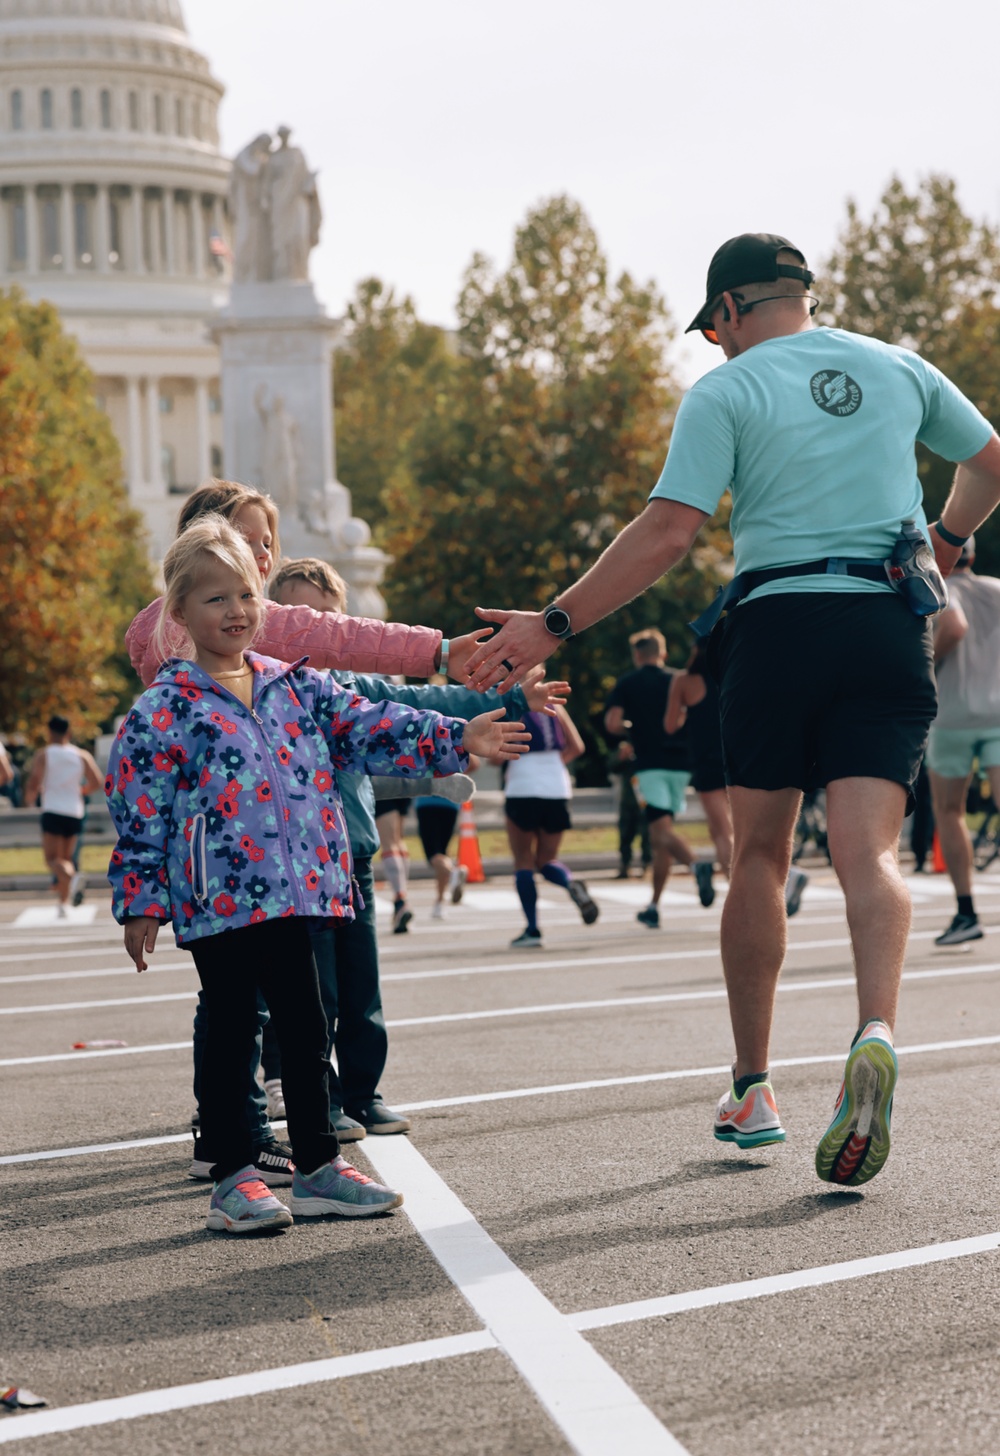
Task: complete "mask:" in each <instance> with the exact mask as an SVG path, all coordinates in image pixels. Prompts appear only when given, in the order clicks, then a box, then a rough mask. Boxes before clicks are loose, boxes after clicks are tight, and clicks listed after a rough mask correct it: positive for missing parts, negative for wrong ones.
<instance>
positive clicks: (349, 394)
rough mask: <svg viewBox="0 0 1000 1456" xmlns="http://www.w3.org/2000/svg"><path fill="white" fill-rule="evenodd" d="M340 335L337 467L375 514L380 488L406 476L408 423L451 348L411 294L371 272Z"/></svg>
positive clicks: (445, 374)
mask: <svg viewBox="0 0 1000 1456" xmlns="http://www.w3.org/2000/svg"><path fill="white" fill-rule="evenodd" d="M342 343H343V346H342V347H341V348H339V349H338V350H337V352H336V354H335V355H334V403H335V409H336V429H337V470H338V474H339V475H340V478H341V480H343V481H344V483H345V485H348V486H349V487H350V490H351V492H352V496H353V505H354V510H355V512H356V513H357V514H358V515H359V516H362V517H363V518H364V519H365V520H367V521H372V522H378V521H379V520H380V518H381V517H382V516H383V515H384V514H385V499H386V492H387V491H389V490H392V489H397V488H399V487H400V486H404V485H406V484H407V482H408V481H409V480H410V473H409V469H410V452H411V447H412V440H413V433H414V430H415V428H416V427H417V425H418V424H419V423H420V421H421V420H422V418H423V416H424V414H425V413H426V411H427V410H428V409H432V408H433V407H434V402H435V398H436V395H437V393H438V391H439V390H441V389H447V388H448V387H449V384H450V380H451V375H452V372H453V368H454V350H453V349H452V348H451V347H450V346H449V343H448V340H447V337H446V335H445V334H444V331H443V330H441V329H437V328H433V327H432V326H431V325H429V324H424V323H421V322H420V320H419V319H418V318H417V316H416V310H415V309H414V306H413V302H412V300H411V299H409V298H403V299H398V298H397V297H396V295H395V293H394V291H393V290H392V289H391V288H386V287H385V286H384V285H383V284H382V283H380V282H379V280H378V279H377V278H366V279H364V281H363V282H361V283H359V284H358V287H357V290H356V293H355V296H354V299H353V300H352V301H351V303H350V304H349V305H348V308H347V317H346V319H345V325H344V337H343V341H342Z"/></svg>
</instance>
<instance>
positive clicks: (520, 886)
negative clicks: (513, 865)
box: [514, 870, 538, 930]
mask: <svg viewBox="0 0 1000 1456" xmlns="http://www.w3.org/2000/svg"><path fill="white" fill-rule="evenodd" d="M514 883H515V884H516V886H517V894H518V899H519V900H520V901H521V908H522V910H523V911H524V917H525V919H526V920H527V922H528V929H529V930H537V929H538V921H537V920H536V919H535V906H536V905H537V903H538V891H537V890H536V889H535V876H534V872H533V871H532V870H518V872H517V874H516V875H515V876H514Z"/></svg>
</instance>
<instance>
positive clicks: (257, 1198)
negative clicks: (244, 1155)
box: [205, 1165, 292, 1234]
mask: <svg viewBox="0 0 1000 1456" xmlns="http://www.w3.org/2000/svg"><path fill="white" fill-rule="evenodd" d="M291 1222H292V1215H291V1214H290V1213H289V1212H288V1209H287V1208H286V1207H285V1205H284V1204H283V1203H282V1202H281V1201H280V1200H279V1199H277V1198H275V1196H274V1194H273V1193H272V1192H271V1190H270V1189H269V1188H268V1186H267V1184H266V1183H262V1182H261V1178H260V1174H259V1173H258V1172H257V1169H256V1168H253V1167H250V1166H249V1165H248V1166H247V1167H246V1168H241V1169H240V1170H239V1172H238V1173H231V1174H230V1176H229V1177H228V1178H223V1180H222V1182H221V1183H216V1185H215V1188H214V1189H213V1190H212V1201H211V1203H210V1204H209V1205H208V1218H207V1219H206V1220H205V1227H206V1228H207V1229H216V1230H219V1231H222V1232H225V1233H229V1234H263V1233H271V1232H273V1231H274V1230H275V1229H283V1228H287V1227H288V1225H289V1224H290V1223H291Z"/></svg>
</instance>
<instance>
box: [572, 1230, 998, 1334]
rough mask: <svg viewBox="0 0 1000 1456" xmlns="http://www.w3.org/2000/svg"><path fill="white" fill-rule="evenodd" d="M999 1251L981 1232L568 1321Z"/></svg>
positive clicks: (648, 1312)
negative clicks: (946, 1241)
mask: <svg viewBox="0 0 1000 1456" xmlns="http://www.w3.org/2000/svg"><path fill="white" fill-rule="evenodd" d="M997 1249H1000V1233H994V1234H983V1235H981V1236H980V1237H978V1238H972V1239H954V1240H952V1241H951V1242H950V1243H944V1244H926V1245H925V1246H924V1247H923V1248H922V1249H903V1250H901V1251H900V1252H899V1253H891V1254H876V1255H874V1256H873V1257H872V1258H870V1259H850V1260H847V1261H846V1262H845V1263H842V1264H823V1265H820V1266H819V1268H816V1269H797V1270H795V1271H793V1272H792V1273H790V1274H771V1275H768V1276H767V1277H766V1278H764V1279H745V1280H741V1281H740V1282H739V1283H738V1284H716V1285H715V1286H714V1287H712V1288H709V1289H693V1290H691V1291H690V1292H689V1293H687V1294H666V1295H663V1296H662V1297H660V1298H658V1299H637V1300H634V1301H633V1302H631V1303H629V1304H612V1305H608V1307H607V1308H606V1309H589V1310H582V1311H581V1312H580V1313H579V1314H571V1315H570V1316H569V1320H570V1323H571V1324H572V1325H573V1327H574V1329H578V1330H598V1329H603V1328H604V1327H605V1326H607V1325H623V1324H631V1323H632V1322H633V1321H635V1320H647V1319H658V1318H659V1317H660V1316H662V1315H669V1314H684V1313H685V1312H686V1311H687V1310H690V1309H713V1308H714V1307H715V1306H716V1305H720V1304H737V1303H738V1302H739V1301H740V1300H743V1299H760V1298H761V1297H762V1296H764V1295H768V1294H785V1293H787V1292H788V1291H790V1290H794V1289H816V1288H818V1287H819V1286H820V1285H821V1284H839V1283H840V1282H841V1281H842V1280H845V1279H865V1278H868V1277H870V1276H871V1275H874V1274H890V1273H892V1271H893V1270H894V1269H918V1268H922V1267H923V1266H924V1265H927V1264H939V1263H944V1262H946V1261H948V1260H951V1259H966V1258H968V1257H969V1256H970V1255H971V1254H992V1253H995V1252H996V1250H997Z"/></svg>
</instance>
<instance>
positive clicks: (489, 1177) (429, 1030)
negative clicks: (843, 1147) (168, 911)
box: [0, 873, 1000, 1456]
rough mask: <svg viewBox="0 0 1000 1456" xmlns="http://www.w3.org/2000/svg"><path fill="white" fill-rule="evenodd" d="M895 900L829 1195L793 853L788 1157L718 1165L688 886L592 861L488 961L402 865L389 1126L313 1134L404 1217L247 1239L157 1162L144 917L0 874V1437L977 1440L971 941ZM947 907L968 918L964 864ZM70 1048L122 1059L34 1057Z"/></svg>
mask: <svg viewBox="0 0 1000 1456" xmlns="http://www.w3.org/2000/svg"><path fill="white" fill-rule="evenodd" d="M910 883H911V886H912V890H913V897H914V901H915V915H914V922H913V937H912V941H911V945H910V953H909V957H908V961H907V980H906V982H905V983H904V992H903V1006H902V1015H901V1019H900V1023H899V1026H898V1028H897V1042H898V1047H899V1050H900V1064H901V1076H900V1083H899V1089H898V1092H897V1097H896V1116H895V1119H894V1124H893V1152H892V1156H891V1157H890V1160H889V1162H888V1165H887V1167H886V1169H885V1171H884V1172H883V1173H882V1174H881V1175H880V1176H879V1177H878V1178H877V1179H876V1180H875V1181H874V1182H873V1183H871V1184H869V1185H867V1186H866V1187H864V1188H863V1189H861V1190H831V1189H830V1188H829V1187H828V1186H827V1185H825V1184H821V1183H820V1182H819V1181H818V1180H817V1178H816V1176H815V1172H814V1170H813V1161H812V1160H813V1153H814V1148H815V1143H816V1140H817V1138H818V1137H819V1136H820V1134H821V1133H822V1132H823V1130H824V1129H825V1127H826V1125H827V1122H828V1120H829V1117H830V1113H831V1111H832V1105H833V1101H834V1098H835V1096H836V1093H837V1090H838V1087H839V1081H840V1071H841V1063H842V1060H843V1057H844V1055H845V1054H846V1051H847V1047H848V1044H849V1041H850V1037H851V1035H852V1033H853V1030H854V1025H855V998H854V990H853V981H852V976H851V970H850V954H849V948H848V942H847V932H846V925H845V921H844V913H843V901H842V898H841V896H840V894H839V892H838V890H837V888H836V886H835V884H834V883H833V881H832V878H831V877H830V875H829V873H817V874H816V875H815V876H814V878H813V882H812V884H811V885H810V887H809V889H808V890H807V892H806V895H805V898H804V901H803V906H802V910H801V912H800V913H799V915H798V916H797V917H796V918H795V920H794V921H793V922H792V925H791V945H790V948H789V954H788V959H787V964H786V969H785V972H784V977H783V981H782V988H781V993H780V995H779V1003H778V1014H777V1023H776V1034H775V1042H774V1047H773V1055H774V1062H773V1063H772V1067H773V1078H774V1083H775V1088H776V1093H777V1097H778V1102H779V1106H780V1108H781V1112H782V1117H783V1120H784V1123H785V1126H786V1128H787V1130H788V1142H787V1144H786V1145H785V1146H784V1147H783V1148H780V1149H776V1150H771V1149H764V1150H758V1151H757V1152H756V1153H753V1154H746V1153H740V1152H738V1151H737V1150H736V1149H733V1148H729V1147H726V1146H723V1145H721V1144H719V1143H717V1142H715V1141H714V1139H713V1137H712V1131H711V1127H712V1114H713V1111H714V1105H715V1102H716V1100H717V1098H718V1096H719V1095H720V1094H721V1092H722V1091H723V1090H724V1089H725V1086H726V1083H727V1079H728V1062H729V1058H730V1054H731V1041H730V1032H729V1026H728V1018H727V1013H726V1006H725V1001H724V998H723V996H722V983H721V970H720V964H719V958H718V952H717V945H718V920H719V903H718V902H717V903H716V905H715V907H713V909H711V910H703V909H702V908H701V907H700V906H699V905H698V903H697V901H696V899H695V898H694V895H693V891H692V889H691V883H690V881H689V880H687V879H682V880H679V881H678V882H677V885H676V888H675V889H674V890H673V891H672V892H671V893H670V895H669V896H668V898H667V902H666V903H665V905H664V910H663V929H661V930H660V931H659V932H656V931H649V930H646V929H645V928H644V927H643V926H641V925H637V924H636V922H635V918H634V917H635V912H636V910H637V909H639V908H641V907H642V905H643V904H644V902H645V892H644V890H643V889H642V887H641V886H639V885H638V884H636V883H634V882H633V883H629V884H620V883H615V882H612V881H610V880H608V879H604V880H594V881H592V889H593V890H594V893H595V895H596V897H597V899H598V901H599V903H600V906H601V918H600V920H599V922H598V923H597V924H596V925H595V926H593V927H591V928H587V927H585V926H583V925H582V924H581V922H580V919H579V916H578V914H577V912H576V910H575V909H574V907H573V906H572V905H571V904H570V903H569V901H568V899H567V898H566V896H565V895H564V894H563V893H562V892H561V891H560V890H558V889H557V888H555V887H553V886H545V888H544V892H543V894H542V901H541V910H540V915H541V921H542V925H543V928H544V931H545V947H544V949H543V950H540V951H530V952H523V951H521V952H518V951H512V950H511V949H510V948H509V941H510V939H511V937H512V936H513V935H514V934H516V933H517V932H518V931H519V929H520V928H521V916H520V912H519V909H518V906H517V901H516V898H515V896H514V893H513V890H512V887H511V882H510V881H509V880H507V881H495V882H493V883H491V884H489V885H487V886H482V887H476V888H474V889H470V890H469V891H468V892H467V897H466V903H464V904H463V905H461V906H459V907H456V908H455V909H454V910H449V914H448V918H447V920H446V921H444V922H443V923H435V922H433V921H431V919H430V916H429V905H430V891H429V887H428V886H426V885H420V886H418V887H417V888H416V890H415V892H414V895H413V902H414V907H415V909H416V912H417V914H416V918H415V920H414V922H413V925H412V927H411V933H410V934H408V935H406V936H392V935H391V934H389V933H388V921H387V917H386V916H385V915H384V914H383V917H382V922H381V923H382V927H383V938H382V941H383V951H384V955H383V975H384V993H385V1003H386V1012H387V1016H388V1018H389V1021H390V1027H391V1030H390V1037H391V1049H390V1061H389V1068H388V1071H387V1075H386V1078H385V1082H384V1087H383V1090H384V1092H385V1094H386V1099H387V1101H388V1102H389V1103H390V1104H391V1105H392V1106H395V1107H401V1108H407V1109H410V1110H411V1112H412V1117H413V1131H412V1133H411V1135H410V1136H409V1137H398V1136H397V1137H379V1138H373V1137H369V1138H368V1139H366V1141H365V1142H363V1143H360V1144H355V1145H354V1146H353V1147H352V1148H351V1149H348V1153H349V1156H350V1157H351V1158H352V1159H353V1160H354V1161H356V1162H357V1164H358V1166H359V1167H360V1168H362V1169H363V1170H364V1171H365V1172H374V1173H376V1174H379V1175H381V1176H382V1178H383V1180H384V1181H387V1182H390V1183H392V1184H394V1185H395V1186H397V1187H399V1188H400V1189H401V1190H402V1191H403V1193H404V1195H405V1200H406V1201H405V1206H404V1207H403V1208H402V1209H401V1210H399V1211H398V1212H396V1213H395V1214H391V1215H388V1216H384V1217H381V1218H376V1219H368V1220H336V1219H331V1220H329V1221H323V1220H315V1221H312V1220H311V1221H309V1222H308V1223H306V1222H300V1223H299V1224H297V1225H295V1226H294V1227H293V1228H291V1229H289V1230H287V1231H286V1232H285V1233H282V1234H280V1235H277V1236H274V1237H269V1238H258V1239H239V1238H233V1237H230V1236H226V1235H219V1234H212V1233H209V1232H207V1231H206V1230H205V1228H204V1218H205V1213H206V1211H207V1204H208V1196H209V1195H208V1191H207V1188H206V1185H204V1184H199V1183H194V1182H192V1181H191V1180H189V1178H188V1177H187V1167H188V1162H189V1159H190V1151H191V1146H190V1142H189V1139H188V1136H187V1132H186V1129H187V1124H188V1119H189V1117H190V1114H191V1111H192V1105H191V1090H190V1081H191V1077H190V1072H191V1056H190V1045H189V1038H190V1028H191V1015H192V1008H193V1002H194V987H195V976H194V972H193V968H192V966H191V962H190V958H189V957H188V956H187V955H185V954H184V953H182V952H179V951H177V950H176V949H174V948H173V947H172V946H171V944H170V939H169V937H166V938H163V937H161V944H160V946H159V948H158V949H157V951H156V954H155V958H154V969H152V970H151V971H149V972H147V973H146V974H144V975H143V976H142V977H141V978H140V977H137V976H136V975H135V973H134V972H133V971H132V970H131V969H130V966H129V964H128V962H127V961H126V960H125V957H124V953H123V950H122V947H121V942H120V932H119V931H118V930H117V928H116V927H115V926H114V924H113V922H112V920H111V917H110V913H109V909H108V902H107V899H106V897H103V896H101V895H98V894H91V896H90V898H89V901H88V903H87V905H86V906H84V907H83V910H84V911H86V912H88V914H90V913H92V919H90V921H89V923H77V922H76V921H74V922H73V923H72V924H68V925H67V924H63V925H56V924H54V923H51V922H50V923H48V924H45V923H41V924H35V923H33V922H34V921H38V920H41V921H43V922H44V920H45V916H44V914H42V915H39V914H38V913H37V912H36V913H30V912H32V911H33V910H34V907H36V906H38V905H39V903H40V902H39V901H38V900H37V899H35V900H32V899H30V898H29V897H26V896H17V895H7V896H2V897H0V1067H2V1083H0V1086H2V1088H3V1099H2V1120H0V1128H2V1137H0V1154H2V1155H0V1182H2V1202H0V1213H2V1223H0V1230H2V1236H0V1264H2V1270H3V1300H2V1316H0V1385H3V1384H18V1385H21V1386H24V1387H27V1388H29V1389H30V1390H32V1391H35V1392H36V1393H37V1394H38V1395H40V1396H42V1397H43V1398H44V1399H45V1400H46V1401H47V1402H48V1406H47V1408H46V1409H45V1410H41V1411H37V1412H35V1411H25V1412H18V1413H16V1414H9V1415H4V1416H0V1444H4V1443H9V1444H13V1443H15V1442H19V1441H20V1442H24V1441H28V1442H30V1444H29V1445H28V1446H27V1447H26V1448H25V1449H26V1456H27V1453H29V1452H30V1453H32V1456H69V1453H72V1456H91V1453H97V1452H100V1453H102V1456H119V1453H121V1456H126V1453H128V1456H131V1453H133V1452H134V1451H135V1450H137V1449H139V1450H141V1451H142V1452H143V1453H144V1456H159V1453H164V1456H166V1453H169V1456H178V1453H181V1456H183V1453H187V1452H198V1451H219V1450H226V1451H228V1450H238V1451H239V1452H240V1453H241V1456H257V1453H261V1456H262V1453H266V1452H270V1451H272V1450H278V1449H281V1448H282V1447H285V1446H286V1445H287V1446H290V1447H291V1449H293V1450H296V1451H303V1450H316V1451H321V1452H323V1453H340V1452H343V1453H349V1456H369V1453H370V1456H384V1453H387V1452H394V1453H400V1456H472V1453H489V1456H494V1453H502V1456H536V1453H537V1456H549V1453H553V1456H554V1453H563V1452H578V1453H581V1456H617V1453H619V1452H620V1453H627V1456H646V1453H660V1452H664V1453H666V1452H688V1453H690V1456H747V1453H750V1452H755V1451H766V1452H768V1453H770V1456H814V1453H815V1456H821V1453H822V1456H825V1453H833V1452H838V1453H839V1452H842V1451H844V1450H854V1449H856V1448H860V1449H863V1450H864V1451H865V1453H866V1456H869V1453H871V1456H874V1453H882V1452H885V1453H890V1452H891V1453H893V1456H900V1453H911V1452H912V1453H920V1456H936V1453H939V1452H960V1453H970V1456H971V1453H977V1456H979V1453H989V1452H996V1451H1000V1406H998V1402H997V1401H996V1398H995V1393H994V1392H995V1385H996V1371H997V1362H998V1343H1000V1337H998V1327H997V1317H996V1309H997V1292H998V1279H997V1271H998V1249H1000V1233H998V1229H1000V1209H998V1199H997V1141H998V1133H997V1127H996V1122H995V1119H994V1116H993V1109H994V1102H993V1098H994V1097H995V1096H996V1089H997V1077H996V1066H997V1055H998V1046H1000V936H997V935H996V933H992V934H990V933H988V934H987V937H986V939H985V940H983V941H981V942H978V943H977V944H976V945H975V946H974V947H973V948H972V949H971V950H970V949H967V948H966V949H963V950H958V951H955V950H953V951H948V952H944V951H939V950H937V949H936V948H935V947H934V945H933V937H934V935H935V934H936V933H938V932H939V931H940V930H941V929H942V928H943V927H944V925H945V924H946V923H947V922H948V920H949V919H950V917H951V914H952V911H953V901H952V899H951V894H950V886H949V885H948V884H947V882H946V881H945V880H944V879H943V878H940V877H939V878H936V879H935V878H931V877H920V878H916V877H915V878H913V879H912V880H911V882H910ZM977 894H978V901H979V907H980V913H981V915H982V918H983V920H984V923H985V924H986V926H987V930H988V931H989V930H990V929H991V927H993V926H996V925H997V923H998V922H1000V875H996V876H990V875H987V876H984V877H982V878H981V881H980V884H979V886H978V890H977ZM385 908H387V907H386V906H385V905H383V906H382V909H383V910H384V909H385ZM25 912H29V913H28V914H27V915H26V914H25ZM102 1038H113V1039H120V1040H122V1041H124V1042H126V1043H127V1044H128V1045H127V1047H126V1048H124V1049H121V1050H113V1049H112V1050H106V1051H97V1052H80V1051H73V1050H72V1044H73V1042H76V1041H92V1040H96V1039H102ZM279 1196H282V1197H286V1198H287V1196H288V1190H280V1191H279Z"/></svg>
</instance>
